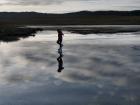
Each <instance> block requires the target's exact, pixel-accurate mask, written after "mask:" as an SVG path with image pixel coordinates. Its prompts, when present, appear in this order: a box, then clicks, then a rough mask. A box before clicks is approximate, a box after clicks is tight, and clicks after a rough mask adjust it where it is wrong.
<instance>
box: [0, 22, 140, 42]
mask: <svg viewBox="0 0 140 105" xmlns="http://www.w3.org/2000/svg"><path fill="white" fill-rule="evenodd" d="M126 26H127V25H126ZM58 28H60V29H62V30H63V31H69V32H71V33H77V34H82V35H87V34H113V33H128V32H140V26H136V27H131V26H129V27H124V26H122V27H121V26H118V27H115V26H112V27H111V26H108V27H101V26H98V27H97V26H96V27H95V26H94V27H86V26H85V27H84V26H83V27H74V26H71V27H69V26H57V27H56V26H51V27H47V26H46V27H39V26H34V27H30V26H22V27H21V26H13V27H11V26H3V27H2V26H1V27H0V42H12V41H17V40H20V38H27V37H29V36H35V34H36V33H37V32H38V31H43V30H53V31H54V30H55V31H56V30H57V29H58Z"/></svg>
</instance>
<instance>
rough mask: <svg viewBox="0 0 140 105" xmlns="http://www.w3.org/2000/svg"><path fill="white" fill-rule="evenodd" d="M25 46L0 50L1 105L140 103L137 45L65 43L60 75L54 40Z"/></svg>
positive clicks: (29, 43) (2, 47)
mask: <svg viewBox="0 0 140 105" xmlns="http://www.w3.org/2000/svg"><path fill="white" fill-rule="evenodd" d="M46 39H47V38H46ZM24 41H25V40H24ZM24 41H20V42H19V43H18V42H17V43H9V44H1V45H0V49H1V50H0V58H1V59H0V93H1V95H0V104H1V105H5V104H6V105H8V104H9V103H11V104H15V102H16V104H24V105H27V104H28V105H32V104H42V103H43V104H44V105H46V104H58V103H59V104H61V105H66V104H67V103H68V104H69V103H71V102H72V104H73V105H77V103H78V104H79V103H80V105H82V104H83V105H86V104H87V103H95V104H96V103H97V105H98V104H100V105H104V104H105V103H106V104H107V105H109V104H111V105H113V104H120V103H121V104H120V105H122V103H123V104H126V105H127V104H128V103H130V102H131V103H132V105H134V104H133V102H135V103H136V104H137V103H138V102H139V94H138V91H139V89H140V84H139V81H140V76H139V73H140V71H139V68H140V65H139V64H140V58H139V51H140V50H139V46H138V45H137V46H135V47H132V46H130V45H121V46H118V45H115V44H113V45H112V46H111V45H103V44H102V45H100V44H99V45H96V44H94V42H93V40H83V39H82V40H81V39H76V40H69V41H70V43H68V40H64V43H65V44H64V45H65V46H64V53H65V56H64V59H63V60H64V63H65V70H64V72H62V73H61V74H59V73H57V70H56V69H57V61H56V58H57V47H58V46H57V45H56V44H54V43H55V41H50V42H48V41H45V40H44V39H43V42H42V41H41V40H40V41H36V40H35V41H34V40H33V39H32V41H31V40H30V41H27V40H26V41H25V42H24ZM78 41H82V44H81V43H80V44H79V42H78ZM90 41H91V42H90ZM94 41H95V40H94ZM96 41H97V42H98V41H99V40H98V39H96ZM102 41H104V39H103V40H102ZM73 42H74V43H73ZM87 42H90V43H87ZM91 43H92V44H91ZM98 43H100V41H99V42H98ZM2 84H4V85H2ZM5 84H6V85H5ZM7 84H8V85H7ZM13 84H14V85H13ZM11 85H12V86H11ZM9 87H10V88H9ZM11 87H12V88H11ZM7 91H8V92H7ZM132 93H133V94H132ZM46 99H47V100H46ZM17 100H18V102H17ZM30 100H33V102H32V101H30ZM54 100H55V101H54ZM89 101H90V102H89ZM53 102H54V103H53Z"/></svg>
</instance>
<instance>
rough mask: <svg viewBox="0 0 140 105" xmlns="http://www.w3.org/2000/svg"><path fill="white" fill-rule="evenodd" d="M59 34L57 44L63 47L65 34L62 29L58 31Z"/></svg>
mask: <svg viewBox="0 0 140 105" xmlns="http://www.w3.org/2000/svg"><path fill="white" fill-rule="evenodd" d="M57 32H58V40H57V43H58V44H60V45H62V41H63V36H64V34H63V32H62V30H61V29H57Z"/></svg>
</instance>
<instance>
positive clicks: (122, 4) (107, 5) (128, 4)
mask: <svg viewBox="0 0 140 105" xmlns="http://www.w3.org/2000/svg"><path fill="white" fill-rule="evenodd" d="M138 9H140V0H0V11H37V12H48V13H64V12H73V11H82V10H91V11H96V10H138Z"/></svg>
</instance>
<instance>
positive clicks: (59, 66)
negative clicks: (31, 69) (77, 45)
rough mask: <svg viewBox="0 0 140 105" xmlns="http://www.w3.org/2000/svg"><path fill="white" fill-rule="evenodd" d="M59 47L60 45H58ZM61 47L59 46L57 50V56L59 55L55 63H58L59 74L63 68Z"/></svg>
mask: <svg viewBox="0 0 140 105" xmlns="http://www.w3.org/2000/svg"><path fill="white" fill-rule="evenodd" d="M59 45H60V44H59ZM62 50H63V49H62V46H61V45H60V47H59V49H58V54H59V57H58V58H57V61H58V70H57V71H58V72H61V71H62V70H63V69H64V67H63V51H62Z"/></svg>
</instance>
